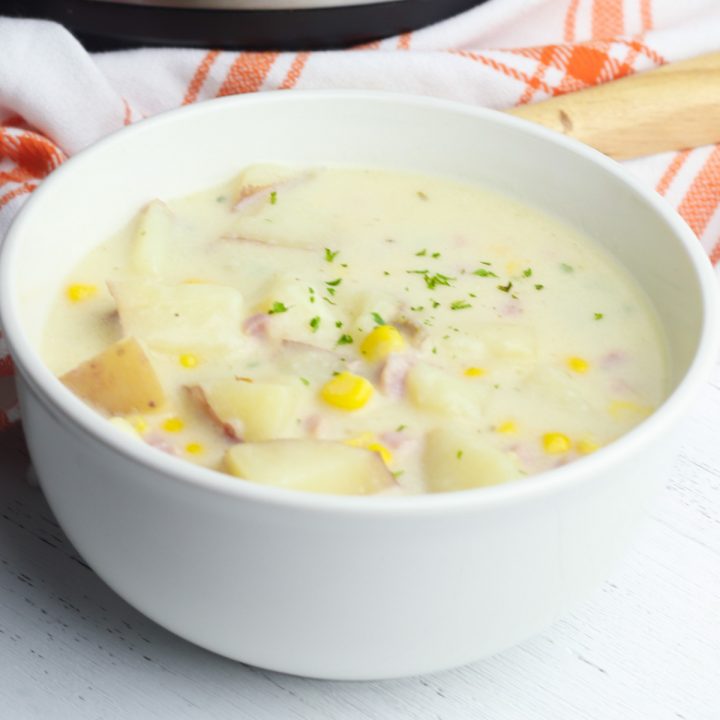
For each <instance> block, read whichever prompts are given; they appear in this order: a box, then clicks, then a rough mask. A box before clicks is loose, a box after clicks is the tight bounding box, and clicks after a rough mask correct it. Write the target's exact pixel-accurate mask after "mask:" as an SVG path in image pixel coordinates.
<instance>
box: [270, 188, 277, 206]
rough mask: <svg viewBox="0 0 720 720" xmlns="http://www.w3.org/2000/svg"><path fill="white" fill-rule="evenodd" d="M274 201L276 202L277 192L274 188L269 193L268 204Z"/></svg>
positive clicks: (272, 203)
mask: <svg viewBox="0 0 720 720" xmlns="http://www.w3.org/2000/svg"><path fill="white" fill-rule="evenodd" d="M276 202H277V192H276V191H275V190H273V191H272V192H271V193H270V204H271V205H275V203H276Z"/></svg>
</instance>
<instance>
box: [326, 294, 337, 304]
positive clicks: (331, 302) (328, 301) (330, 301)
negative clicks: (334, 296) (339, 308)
mask: <svg viewBox="0 0 720 720" xmlns="http://www.w3.org/2000/svg"><path fill="white" fill-rule="evenodd" d="M323 300H324V301H325V302H326V303H329V304H330V305H337V303H335V302H333V301H332V300H331V299H330V298H329V297H325V296H323Z"/></svg>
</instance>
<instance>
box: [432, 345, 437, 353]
mask: <svg viewBox="0 0 720 720" xmlns="http://www.w3.org/2000/svg"><path fill="white" fill-rule="evenodd" d="M432 354H433V355H437V348H436V347H434V348H433V349H432Z"/></svg>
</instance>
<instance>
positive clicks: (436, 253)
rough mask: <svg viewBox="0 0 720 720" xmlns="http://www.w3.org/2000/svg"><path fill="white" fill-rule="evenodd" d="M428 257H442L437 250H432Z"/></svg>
mask: <svg viewBox="0 0 720 720" xmlns="http://www.w3.org/2000/svg"><path fill="white" fill-rule="evenodd" d="M430 257H434V258H435V259H436V260H437V259H438V258H439V257H442V255H441V254H440V253H439V252H434V253H433V254H432V255H431V256H430Z"/></svg>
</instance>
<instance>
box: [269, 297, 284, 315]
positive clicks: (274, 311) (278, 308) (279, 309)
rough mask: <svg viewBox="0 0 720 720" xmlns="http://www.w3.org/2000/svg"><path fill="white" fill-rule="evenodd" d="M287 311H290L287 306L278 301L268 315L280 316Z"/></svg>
mask: <svg viewBox="0 0 720 720" xmlns="http://www.w3.org/2000/svg"><path fill="white" fill-rule="evenodd" d="M287 311H288V309H287V306H286V305H285V304H283V303H281V302H278V301H277V300H276V301H275V302H274V303H273V304H272V307H271V308H270V310H268V315H278V314H279V313H284V312H287Z"/></svg>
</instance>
